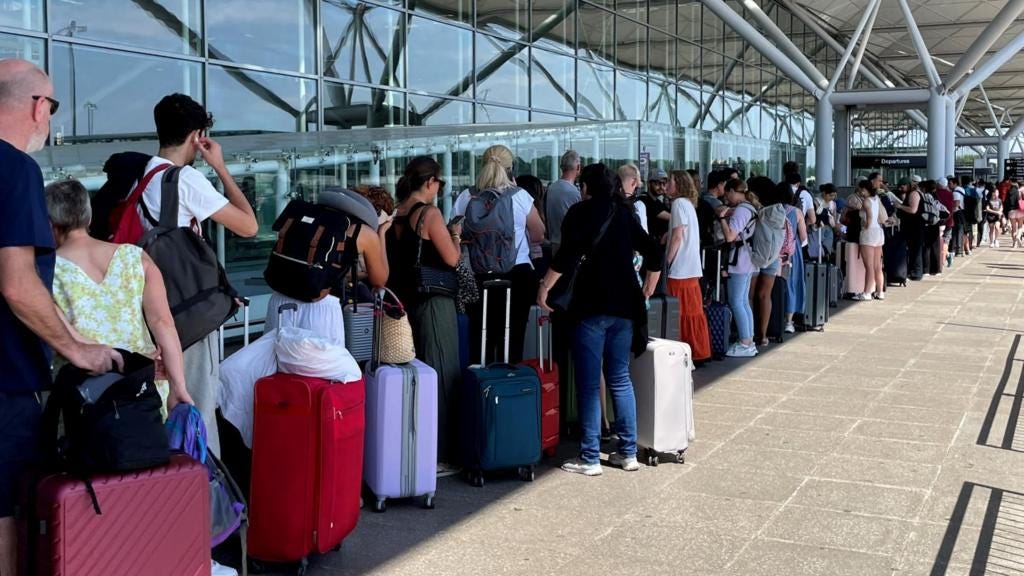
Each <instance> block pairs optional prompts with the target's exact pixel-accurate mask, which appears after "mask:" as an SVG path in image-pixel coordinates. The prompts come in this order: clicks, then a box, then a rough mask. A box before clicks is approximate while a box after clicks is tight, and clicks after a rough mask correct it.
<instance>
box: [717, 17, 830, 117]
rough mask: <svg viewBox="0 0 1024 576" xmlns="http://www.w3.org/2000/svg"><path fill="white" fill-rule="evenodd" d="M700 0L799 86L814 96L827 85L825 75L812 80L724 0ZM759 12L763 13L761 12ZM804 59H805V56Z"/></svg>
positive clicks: (790, 43) (821, 92)
mask: <svg viewBox="0 0 1024 576" xmlns="http://www.w3.org/2000/svg"><path fill="white" fill-rule="evenodd" d="M701 2H702V3H703V4H704V5H705V6H707V8H708V9H709V10H711V11H712V12H714V13H715V15H716V16H718V17H719V18H720V19H721V20H722V22H724V23H725V24H726V26H728V27H730V28H732V29H733V30H734V31H735V32H736V33H737V34H739V35H740V37H741V38H743V39H744V40H746V41H747V42H749V43H750V44H751V46H753V47H754V49H755V50H757V51H758V52H760V53H761V55H762V56H764V57H765V58H767V59H768V60H770V61H771V63H772V64H774V65H775V67H776V68H778V69H779V71H781V72H782V73H783V74H785V75H787V76H789V77H790V79H792V80H793V81H794V82H796V83H797V84H799V85H800V87H802V88H803V89H804V90H806V91H808V92H810V93H811V94H813V95H814V97H815V98H820V97H821V95H822V94H823V93H824V91H823V90H824V88H825V86H827V85H828V80H825V77H824V76H823V75H822V74H821V72H818V74H817V78H815V79H814V80H812V79H811V77H810V76H808V75H807V74H806V73H805V72H804V70H802V69H801V68H800V67H799V66H797V65H796V64H795V63H794V62H793V60H791V59H790V58H789V57H788V56H786V54H784V53H783V52H782V51H781V50H780V49H779V48H777V47H776V46H775V45H774V44H772V43H771V42H769V41H768V39H766V38H765V37H764V36H762V35H761V33H760V32H758V31H757V29H756V28H754V27H753V26H752V25H751V24H750V23H749V22H747V21H746V20H744V19H743V17H742V16H740V15H739V14H737V13H736V12H735V11H734V10H733V9H732V8H730V7H729V5H728V4H726V3H725V1H724V0H701ZM758 12H760V9H758ZM761 13H762V14H764V13H763V12H761ZM776 30H778V27H776ZM780 32H781V31H780ZM782 40H783V42H782V44H786V43H788V44H789V46H791V47H793V43H792V42H790V41H789V40H788V39H786V38H785V37H783V38H782ZM793 48H795V47H793ZM804 59H805V60H806V56H805V57H804ZM815 70H817V68H815ZM819 81H820V82H819ZM819 84H820V85H819Z"/></svg>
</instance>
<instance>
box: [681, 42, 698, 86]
mask: <svg viewBox="0 0 1024 576" xmlns="http://www.w3.org/2000/svg"><path fill="white" fill-rule="evenodd" d="M700 52H701V50H700V46H697V45H696V44H691V43H689V42H683V41H678V42H676V70H677V72H678V78H679V81H680V82H687V81H689V82H695V83H699V82H700Z"/></svg>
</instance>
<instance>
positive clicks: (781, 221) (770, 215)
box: [740, 202, 786, 269]
mask: <svg viewBox="0 0 1024 576" xmlns="http://www.w3.org/2000/svg"><path fill="white" fill-rule="evenodd" d="M740 206H742V207H743V208H746V209H747V210H750V211H751V212H753V213H754V216H753V217H752V218H751V219H750V223H748V224H747V227H746V229H744V231H743V232H744V233H743V236H745V237H746V238H745V241H746V242H747V244H749V245H750V263H751V264H753V265H754V268H757V269H761V268H767V267H768V266H771V265H772V264H773V263H775V261H776V260H778V259H779V254H781V253H782V245H783V243H784V242H785V240H786V206H785V205H783V204H772V205H771V206H765V207H763V208H761V209H760V210H756V209H755V208H754V206H753V205H752V204H748V203H746V202H744V203H743V204H740ZM755 222H756V224H755ZM751 226H753V232H750V231H749V228H750V227H751Z"/></svg>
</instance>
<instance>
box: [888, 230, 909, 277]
mask: <svg viewBox="0 0 1024 576" xmlns="http://www.w3.org/2000/svg"><path fill="white" fill-rule="evenodd" d="M891 230H892V233H891V234H887V235H886V236H887V237H886V239H885V246H883V247H882V267H883V269H884V270H885V283H886V285H888V286H906V285H907V238H906V237H905V236H904V235H903V233H902V232H901V231H900V227H899V226H898V225H897V226H894V227H892V228H891Z"/></svg>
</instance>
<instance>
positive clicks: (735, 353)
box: [725, 342, 757, 358]
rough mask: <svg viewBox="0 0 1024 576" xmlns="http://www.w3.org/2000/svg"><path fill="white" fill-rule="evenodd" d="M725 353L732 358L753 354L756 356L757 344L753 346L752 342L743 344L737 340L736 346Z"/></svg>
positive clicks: (750, 356)
mask: <svg viewBox="0 0 1024 576" xmlns="http://www.w3.org/2000/svg"><path fill="white" fill-rule="evenodd" d="M725 355H726V356H729V357H732V358H753V357H754V356H757V346H754V345H753V344H751V345H750V346H744V345H743V344H740V343H738V342H737V343H736V346H734V347H733V348H732V349H730V350H729V351H728V352H726V353H725Z"/></svg>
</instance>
